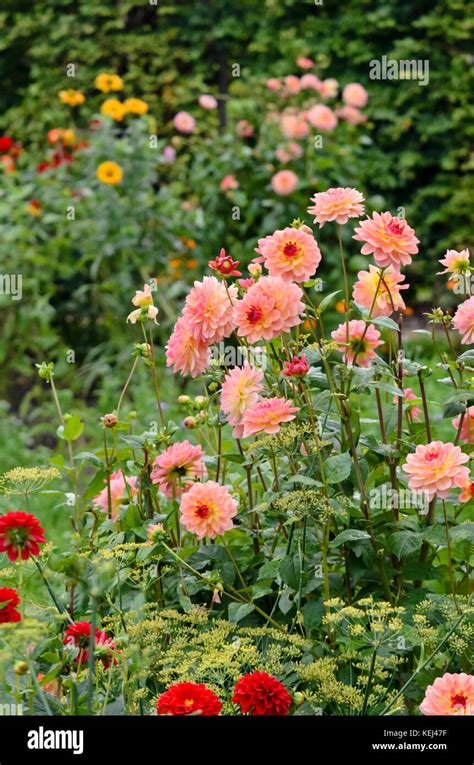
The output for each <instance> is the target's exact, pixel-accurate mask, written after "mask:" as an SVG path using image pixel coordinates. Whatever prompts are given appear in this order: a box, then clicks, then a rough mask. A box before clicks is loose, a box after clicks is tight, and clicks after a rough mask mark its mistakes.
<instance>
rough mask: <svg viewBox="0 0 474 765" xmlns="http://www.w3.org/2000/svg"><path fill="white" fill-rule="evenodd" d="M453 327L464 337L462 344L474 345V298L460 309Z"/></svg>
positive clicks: (462, 304) (455, 315) (465, 302)
mask: <svg viewBox="0 0 474 765" xmlns="http://www.w3.org/2000/svg"><path fill="white" fill-rule="evenodd" d="M453 327H455V328H456V329H457V331H458V332H459V333H460V334H461V335H462V338H461V343H462V344H463V345H468V344H470V343H474V296H473V297H470V298H469V299H468V300H465V301H464V303H461V305H460V306H459V307H458V310H457V311H456V313H455V314H454V317H453Z"/></svg>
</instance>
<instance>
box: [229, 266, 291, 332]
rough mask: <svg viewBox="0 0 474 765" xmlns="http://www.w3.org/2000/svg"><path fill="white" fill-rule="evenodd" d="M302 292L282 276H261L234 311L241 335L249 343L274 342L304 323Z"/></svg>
mask: <svg viewBox="0 0 474 765" xmlns="http://www.w3.org/2000/svg"><path fill="white" fill-rule="evenodd" d="M302 297H303V292H302V290H301V289H300V287H298V285H297V284H293V283H292V282H288V281H287V280H286V279H282V278H281V276H262V277H261V278H260V279H259V280H258V282H255V284H252V286H251V287H250V288H249V289H248V290H247V292H246V293H245V295H244V297H243V298H242V300H239V301H238V302H237V304H236V308H235V320H236V322H237V326H238V334H239V335H240V336H241V337H246V338H247V339H248V341H249V342H250V343H255V342H257V340H261V339H264V340H273V338H275V337H278V335H280V334H281V333H282V332H289V331H290V329H291V328H292V327H295V326H296V325H297V324H301V319H300V314H301V313H303V311H304V303H303V302H302V301H301V298H302Z"/></svg>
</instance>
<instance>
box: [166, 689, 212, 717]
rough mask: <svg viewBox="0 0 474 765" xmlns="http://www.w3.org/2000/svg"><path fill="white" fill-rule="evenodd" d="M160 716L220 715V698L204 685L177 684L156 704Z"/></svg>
mask: <svg viewBox="0 0 474 765" xmlns="http://www.w3.org/2000/svg"><path fill="white" fill-rule="evenodd" d="M156 709H157V712H158V714H159V715H180V716H182V715H204V716H205V717H212V716H213V715H218V714H219V712H220V711H221V709H222V704H221V702H220V700H219V698H218V697H217V696H216V694H215V693H213V691H211V690H210V689H209V688H206V686H205V685H204V683H176V684H175V685H172V686H170V688H168V690H167V691H165V693H162V694H161V696H160V698H159V699H158V701H157V702H156Z"/></svg>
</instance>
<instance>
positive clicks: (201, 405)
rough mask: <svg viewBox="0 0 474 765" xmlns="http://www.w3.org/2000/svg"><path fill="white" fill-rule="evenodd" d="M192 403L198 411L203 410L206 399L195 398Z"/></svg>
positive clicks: (201, 397)
mask: <svg viewBox="0 0 474 765" xmlns="http://www.w3.org/2000/svg"><path fill="white" fill-rule="evenodd" d="M194 403H195V404H196V406H197V407H198V409H203V408H204V407H205V406H206V404H207V398H206V396H196V398H195V399H194Z"/></svg>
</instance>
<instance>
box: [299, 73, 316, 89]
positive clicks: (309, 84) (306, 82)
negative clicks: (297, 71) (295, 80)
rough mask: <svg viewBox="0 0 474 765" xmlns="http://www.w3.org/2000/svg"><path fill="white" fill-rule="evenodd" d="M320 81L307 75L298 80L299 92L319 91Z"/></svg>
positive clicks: (313, 75)
mask: <svg viewBox="0 0 474 765" xmlns="http://www.w3.org/2000/svg"><path fill="white" fill-rule="evenodd" d="M320 85H321V80H320V79H319V78H318V77H316V75H315V74H311V73H307V74H304V75H303V76H302V77H301V78H300V89H301V90H317V91H319V88H320Z"/></svg>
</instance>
